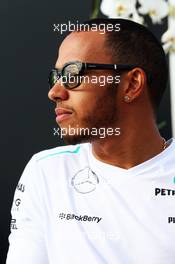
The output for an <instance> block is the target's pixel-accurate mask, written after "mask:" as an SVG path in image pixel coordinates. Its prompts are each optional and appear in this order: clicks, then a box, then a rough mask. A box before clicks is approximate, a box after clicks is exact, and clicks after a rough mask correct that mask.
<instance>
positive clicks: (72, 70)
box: [48, 61, 138, 89]
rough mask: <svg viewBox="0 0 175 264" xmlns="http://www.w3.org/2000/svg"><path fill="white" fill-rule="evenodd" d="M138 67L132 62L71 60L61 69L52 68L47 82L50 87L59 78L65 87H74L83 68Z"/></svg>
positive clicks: (79, 81)
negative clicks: (115, 62)
mask: <svg viewBox="0 0 175 264" xmlns="http://www.w3.org/2000/svg"><path fill="white" fill-rule="evenodd" d="M135 67H138V66H137V65H132V64H125V65H124V64H98V63H85V62H81V61H72V62H68V63H66V64H64V66H63V67H62V69H60V70H59V69H56V68H54V69H52V70H51V72H50V74H49V78H48V82H49V87H50V89H51V88H52V87H53V86H54V85H55V83H56V82H57V81H58V80H59V79H60V78H61V82H62V83H63V85H64V87H65V88H67V89H74V88H76V87H77V86H79V85H80V83H81V80H82V78H80V76H82V75H83V74H84V72H85V70H87V69H88V70H102V69H105V70H114V71H120V70H132V69H133V68H135Z"/></svg>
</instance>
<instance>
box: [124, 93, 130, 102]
mask: <svg viewBox="0 0 175 264" xmlns="http://www.w3.org/2000/svg"><path fill="white" fill-rule="evenodd" d="M124 101H125V102H126V103H128V102H129V101H130V97H129V96H128V95H125V96H124Z"/></svg>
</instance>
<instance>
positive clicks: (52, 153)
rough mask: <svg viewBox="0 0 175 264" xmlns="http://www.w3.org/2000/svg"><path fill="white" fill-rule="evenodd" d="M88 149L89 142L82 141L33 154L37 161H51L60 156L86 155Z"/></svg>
mask: <svg viewBox="0 0 175 264" xmlns="http://www.w3.org/2000/svg"><path fill="white" fill-rule="evenodd" d="M88 149H89V143H82V144H77V145H67V146H59V147H55V148H51V149H46V150H42V151H40V152H38V153H36V154H34V157H35V160H36V161H37V162H40V161H43V162H47V161H51V160H55V159H60V158H61V159H62V158H64V159H65V158H66V159H69V158H72V157H73V158H76V157H77V158H78V157H80V156H81V157H82V156H84V155H87V153H88Z"/></svg>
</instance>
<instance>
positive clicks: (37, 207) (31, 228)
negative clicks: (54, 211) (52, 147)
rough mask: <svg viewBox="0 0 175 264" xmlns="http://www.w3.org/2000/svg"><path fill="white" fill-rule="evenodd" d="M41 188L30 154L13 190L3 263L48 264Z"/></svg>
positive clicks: (38, 175)
mask: <svg viewBox="0 0 175 264" xmlns="http://www.w3.org/2000/svg"><path fill="white" fill-rule="evenodd" d="M41 189H42V186H41V172H40V171H39V169H38V168H37V164H36V161H35V155H34V156H33V157H32V158H31V160H30V161H29V163H28V164H27V166H26V167H25V169H24V172H23V174H22V176H21V178H20V180H19V182H18V185H17V187H16V191H15V194H14V200H13V204H12V209H11V216H12V218H11V233H10V235H9V250H8V254H7V259H6V264H24V263H25V264H49V261H48V256H47V251H46V245H45V239H44V229H43V227H44V213H43V210H44V206H43V202H42V200H43V197H42V195H41Z"/></svg>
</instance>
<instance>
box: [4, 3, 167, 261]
mask: <svg viewBox="0 0 175 264" xmlns="http://www.w3.org/2000/svg"><path fill="white" fill-rule="evenodd" d="M1 5H2V7H1V10H0V12H1V18H2V19H3V20H4V22H5V23H4V26H2V27H1V166H2V168H1V177H0V184H1V185H0V186H1V192H0V195H1V197H0V199H1V200H0V201H1V214H0V215H1V217H0V263H2V264H3V263H5V258H6V254H7V248H8V235H9V231H10V208H11V205H12V199H13V194H14V190H15V188H16V185H17V182H18V180H19V178H20V176H21V173H22V171H23V169H24V167H25V165H26V163H27V162H28V161H29V159H30V158H31V156H32V155H33V154H34V153H36V152H38V151H41V150H44V149H47V148H53V147H56V146H59V145H62V144H63V142H62V141H60V139H59V138H58V136H57V135H56V136H54V128H56V127H57V125H56V123H55V113H54V105H53V104H52V103H51V102H50V101H49V100H48V98H47V93H48V85H47V78H48V73H49V71H50V69H51V68H52V67H53V66H54V63H55V60H56V57H57V50H58V47H59V44H60V43H61V41H62V39H63V38H64V36H61V35H60V34H59V33H58V32H54V31H53V28H54V26H53V24H59V23H68V21H69V20H70V21H71V22H74V23H76V21H77V20H78V21H79V22H83V21H84V20H87V19H89V18H90V16H91V15H92V10H93V8H94V6H93V1H90V0H84V1H81V0H77V1H69V2H68V1H58V0H57V1H56V0H52V1H49V0H44V1H41V0H38V1H29V0H25V1H24V0H18V1H11V3H9V5H8V6H7V3H1ZM94 10H95V9H94ZM94 15H97V13H94ZM98 17H105V16H104V14H102V13H101V12H99V13H98ZM147 23H148V25H149V24H150V29H151V30H152V31H153V32H154V33H155V35H156V36H157V37H158V38H160V36H161V34H162V32H163V31H165V29H166V27H167V20H166V19H163V22H162V25H161V26H160V25H155V26H154V27H153V26H152V25H151V23H150V20H149V19H147ZM70 45H71V44H70ZM157 122H158V123H159V124H160V127H161V134H162V136H163V137H165V138H166V139H169V138H170V137H171V136H172V132H171V116H170V89H169V87H168V88H167V90H166V93H165V94H164V98H163V101H162V103H161V106H160V109H159V113H158V119H157Z"/></svg>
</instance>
